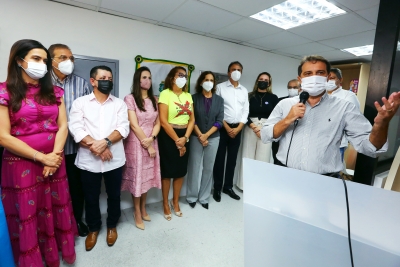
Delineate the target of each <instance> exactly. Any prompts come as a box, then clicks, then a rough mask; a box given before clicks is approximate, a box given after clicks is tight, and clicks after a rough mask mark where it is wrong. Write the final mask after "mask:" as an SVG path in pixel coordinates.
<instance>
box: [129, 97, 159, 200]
mask: <svg viewBox="0 0 400 267" xmlns="http://www.w3.org/2000/svg"><path fill="white" fill-rule="evenodd" d="M124 101H125V103H126V105H127V106H128V110H133V111H134V112H135V113H136V117H137V119H138V122H139V126H140V128H142V130H143V132H144V134H145V135H146V136H151V133H152V131H153V127H154V123H155V122H156V120H157V117H158V111H157V110H154V108H153V104H152V102H151V100H150V99H148V98H147V99H145V100H144V108H145V110H146V111H145V112H143V111H141V110H140V109H138V108H137V106H136V102H135V99H134V98H133V96H132V95H127V96H126V97H125V99H124ZM124 148H125V156H126V164H125V166H124V171H123V174H122V186H121V190H122V191H129V192H130V193H131V194H132V195H134V196H135V197H140V196H141V195H142V194H144V193H146V192H147V191H149V189H150V188H152V187H156V188H161V174H160V156H159V154H158V144H157V140H155V141H154V142H153V148H154V150H155V151H156V157H155V158H151V157H150V156H149V153H148V152H147V150H146V149H144V148H143V147H142V146H141V144H140V141H139V139H138V138H137V137H136V135H135V133H134V132H133V131H132V129H131V130H130V133H129V136H128V137H127V138H126V139H125V140H124Z"/></svg>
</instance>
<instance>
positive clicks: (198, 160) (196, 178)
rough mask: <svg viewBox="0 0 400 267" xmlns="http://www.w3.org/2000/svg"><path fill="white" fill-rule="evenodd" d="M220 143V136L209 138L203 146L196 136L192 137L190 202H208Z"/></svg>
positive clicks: (187, 195) (188, 186)
mask: <svg viewBox="0 0 400 267" xmlns="http://www.w3.org/2000/svg"><path fill="white" fill-rule="evenodd" d="M218 145H219V136H218V137H214V138H209V139H208V146H206V147H203V145H202V144H201V143H200V142H199V140H198V139H197V137H196V136H194V135H192V136H191V137H190V153H189V162H188V173H187V176H186V177H187V194H186V200H187V201H188V202H190V203H193V202H197V200H198V201H199V202H200V203H201V204H206V203H208V200H209V198H210V194H211V188H212V184H213V182H212V175H213V168H214V162H215V156H216V155H217V150H218ZM199 187H200V189H199Z"/></svg>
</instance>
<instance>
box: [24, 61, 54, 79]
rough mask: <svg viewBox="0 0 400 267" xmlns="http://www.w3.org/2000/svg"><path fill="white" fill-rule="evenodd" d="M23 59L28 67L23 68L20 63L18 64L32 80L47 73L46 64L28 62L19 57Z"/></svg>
mask: <svg viewBox="0 0 400 267" xmlns="http://www.w3.org/2000/svg"><path fill="white" fill-rule="evenodd" d="M21 59H22V60H23V61H25V62H26V63H28V67H27V68H26V69H24V68H23V67H22V66H21V65H19V66H20V67H21V68H22V69H23V70H24V71H25V72H26V74H28V76H29V77H31V78H32V79H34V80H39V79H41V78H43V77H44V75H46V73H47V65H46V64H43V63H36V62H28V61H26V60H25V59H23V58H21Z"/></svg>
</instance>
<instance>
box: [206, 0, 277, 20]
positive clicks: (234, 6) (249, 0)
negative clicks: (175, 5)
mask: <svg viewBox="0 0 400 267" xmlns="http://www.w3.org/2000/svg"><path fill="white" fill-rule="evenodd" d="M200 1H201V2H204V3H207V4H210V5H212V6H216V7H219V8H222V9H224V10H227V11H229V12H232V13H235V14H239V15H241V16H245V17H249V16H251V15H254V14H256V13H258V12H260V11H262V10H264V9H267V8H270V7H272V6H274V5H276V4H279V3H281V2H283V1H284V0H246V1H232V0H200Z"/></svg>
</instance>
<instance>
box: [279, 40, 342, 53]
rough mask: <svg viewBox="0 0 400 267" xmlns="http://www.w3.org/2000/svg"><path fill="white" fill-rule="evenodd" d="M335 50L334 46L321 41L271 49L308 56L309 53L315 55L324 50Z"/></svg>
mask: <svg viewBox="0 0 400 267" xmlns="http://www.w3.org/2000/svg"><path fill="white" fill-rule="evenodd" d="M332 50H334V49H333V48H332V47H329V46H326V45H322V44H319V43H315V42H314V43H308V44H303V45H296V46H291V47H287V48H282V49H277V50H273V51H271V52H272V53H274V51H279V52H283V53H288V54H292V55H297V56H307V55H315V54H318V53H320V52H324V51H332Z"/></svg>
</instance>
